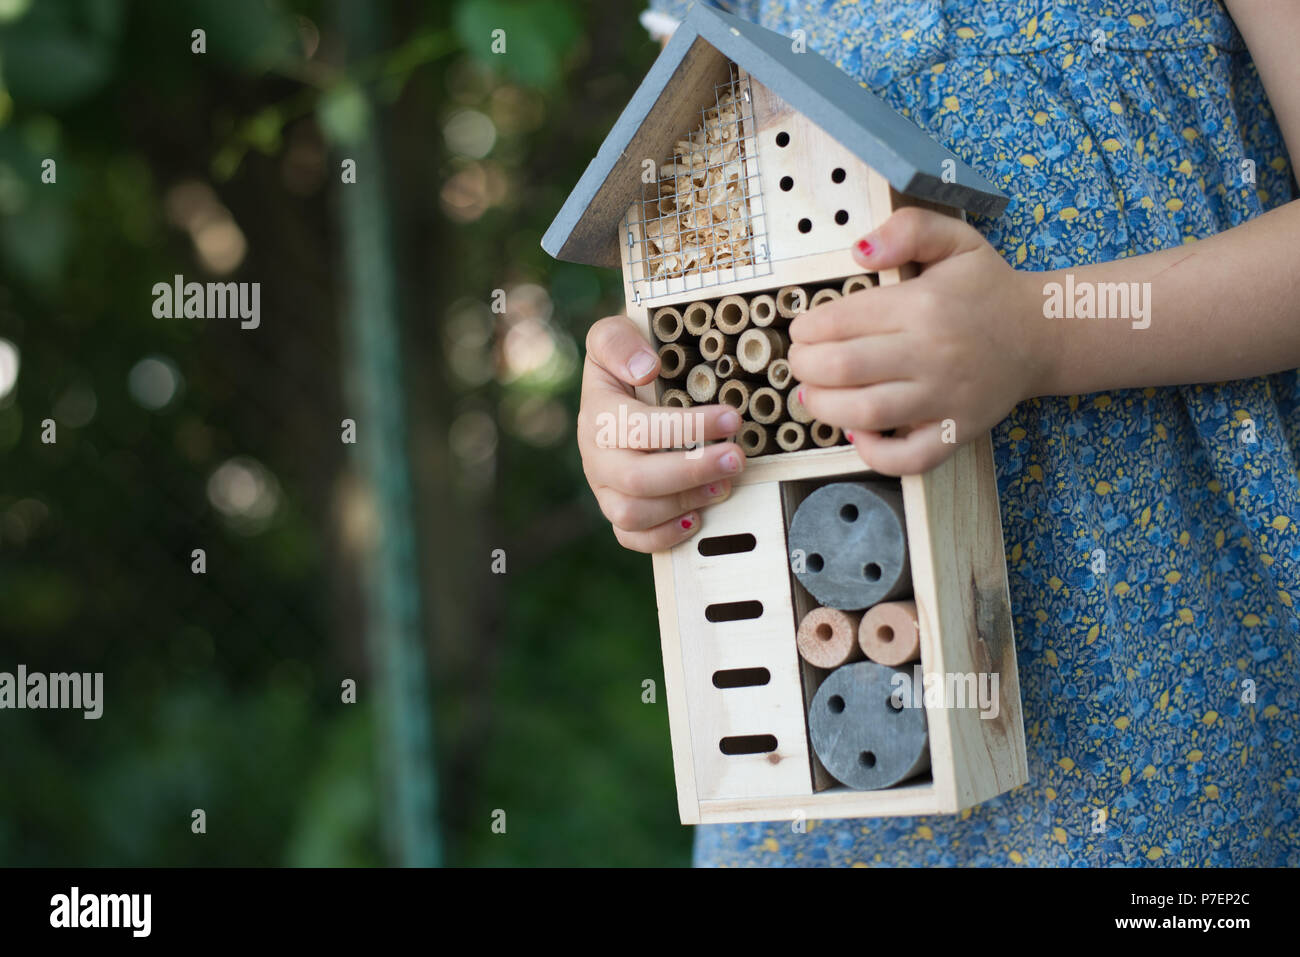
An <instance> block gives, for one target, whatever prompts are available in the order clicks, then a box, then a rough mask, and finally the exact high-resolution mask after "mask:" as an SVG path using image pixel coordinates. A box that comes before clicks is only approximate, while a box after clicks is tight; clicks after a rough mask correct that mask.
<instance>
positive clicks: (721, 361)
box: [713, 356, 738, 379]
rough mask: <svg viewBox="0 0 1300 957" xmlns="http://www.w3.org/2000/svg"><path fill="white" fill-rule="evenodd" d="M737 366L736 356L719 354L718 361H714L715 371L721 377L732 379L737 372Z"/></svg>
mask: <svg viewBox="0 0 1300 957" xmlns="http://www.w3.org/2000/svg"><path fill="white" fill-rule="evenodd" d="M737 368H738V366H737V365H736V357H735V356H718V361H717V362H715V363H713V371H714V372H716V373H717V374H718V378H719V379H730V378H731V377H732V376H734V375H735V374H736V369H737Z"/></svg>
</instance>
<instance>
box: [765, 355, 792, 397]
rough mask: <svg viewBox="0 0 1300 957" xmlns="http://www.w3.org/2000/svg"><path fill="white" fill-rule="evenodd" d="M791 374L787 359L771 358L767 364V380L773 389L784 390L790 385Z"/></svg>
mask: <svg viewBox="0 0 1300 957" xmlns="http://www.w3.org/2000/svg"><path fill="white" fill-rule="evenodd" d="M791 378H792V374H791V372H790V361H789V360H788V359H773V360H772V361H771V362H769V363H768V365H767V381H768V382H770V383H772V388H773V389H781V390H783V391H784V390H785V389H788V388H789V387H790V380H791Z"/></svg>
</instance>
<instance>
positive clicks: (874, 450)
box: [853, 422, 958, 475]
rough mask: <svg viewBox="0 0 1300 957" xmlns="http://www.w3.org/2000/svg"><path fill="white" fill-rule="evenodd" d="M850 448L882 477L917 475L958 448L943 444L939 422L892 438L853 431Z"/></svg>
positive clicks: (940, 461)
mask: <svg viewBox="0 0 1300 957" xmlns="http://www.w3.org/2000/svg"><path fill="white" fill-rule="evenodd" d="M853 447H854V448H856V449H857V450H858V455H859V456H860V457H861V458H862V461H863V462H865V463H866V464H867V465H868V466H869V467H870V468H871V469H873V470H874V471H877V472H880V473H881V474H882V475H920V474H921V473H922V472H928V471H929V470H930V469H932V468H934V467H935V466H936V465H939V464H940V463H942V462H943V461H945V460H946V459H947V458H948V456H950V455H952V453H953V452H955V451H957V448H958V447H957V446H956V445H954V444H952V443H949V442H945V441H943V425H942V423H940V422H927V423H925V424H924V425H920V426H917V427H916V428H914V429H911V430H910V431H907V432H905V433H904V432H903V431H901V430H900V431H899V432H898V433H896V434H895V435H892V436H884V435H881V434H880V433H878V432H855V433H853Z"/></svg>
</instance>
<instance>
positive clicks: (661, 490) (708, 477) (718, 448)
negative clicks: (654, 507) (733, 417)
mask: <svg viewBox="0 0 1300 957" xmlns="http://www.w3.org/2000/svg"><path fill="white" fill-rule="evenodd" d="M590 462H591V464H590V466H589V469H588V473H587V478H588V480H589V481H590V482H591V485H592V487H593V488H594V487H595V486H597V485H607V486H609V487H610V488H612V489H614V490H615V491H617V492H622V493H623V494H625V495H631V496H632V497H633V498H658V497H659V496H662V495H675V494H677V493H678V492H684V491H686V490H687V489H689V488H695V487H696V486H699V485H708V484H709V483H711V482H716V481H718V480H719V479H727V478H734V477H735V476H736V475H738V474H739V473H740V472H741V471H742V470H743V469H744V467H745V455H744V453H743V452H742V451H741V450H740V446H738V445H737V444H736V443H735V442H719V443H716V444H714V445H709V446H705V447H704V448H701V449H688V450H686V451H683V452H656V453H654V454H651V455H647V454H646V453H644V452H631V451H628V450H626V449H611V450H610V451H609V452H606V453H604V454H602V455H599V456H594V457H593V458H592V459H591V460H590Z"/></svg>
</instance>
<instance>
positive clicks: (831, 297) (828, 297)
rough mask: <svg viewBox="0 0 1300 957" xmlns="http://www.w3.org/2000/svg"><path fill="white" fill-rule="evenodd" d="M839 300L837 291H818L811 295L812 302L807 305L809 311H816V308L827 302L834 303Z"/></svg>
mask: <svg viewBox="0 0 1300 957" xmlns="http://www.w3.org/2000/svg"><path fill="white" fill-rule="evenodd" d="M839 298H840V294H839V291H838V290H836V289H818V290H817V291H816V292H815V293H813V297H812V300H811V301H810V302H809V304H808V308H809V309H816V308H817V307H818V306H820V305H823V304H825V303H828V302H834V301H835V300H836V299H839Z"/></svg>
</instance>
